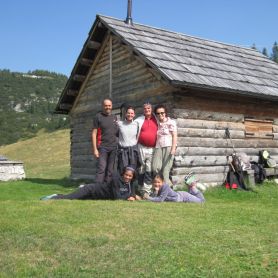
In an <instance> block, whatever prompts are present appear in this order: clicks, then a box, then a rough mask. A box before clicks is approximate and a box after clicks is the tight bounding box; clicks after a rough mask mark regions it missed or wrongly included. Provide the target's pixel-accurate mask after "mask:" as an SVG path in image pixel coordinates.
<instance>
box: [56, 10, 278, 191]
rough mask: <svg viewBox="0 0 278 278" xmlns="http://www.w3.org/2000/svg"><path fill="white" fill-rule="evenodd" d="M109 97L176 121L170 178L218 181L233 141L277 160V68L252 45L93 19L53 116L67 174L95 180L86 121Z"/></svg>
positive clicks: (116, 105)
mask: <svg viewBox="0 0 278 278" xmlns="http://www.w3.org/2000/svg"><path fill="white" fill-rule="evenodd" d="M105 97H111V98H112V100H113V108H114V113H119V108H120V106H121V104H122V103H124V102H125V103H129V104H131V105H133V106H135V107H137V114H140V113H141V107H142V104H143V103H144V102H145V101H146V100H148V101H149V102H151V103H153V104H157V103H164V104H166V105H167V106H168V109H169V111H171V115H170V116H171V117H173V118H175V119H176V120H177V125H178V148H177V153H176V156H175V159H174V165H173V170H172V179H173V180H174V181H175V182H178V183H179V182H181V181H182V180H183V176H184V175H185V174H186V173H188V172H189V171H194V172H195V173H196V175H197V177H198V178H199V179H200V180H201V181H202V182H204V183H208V184H211V185H216V184H222V183H223V181H224V180H225V177H226V173H227V171H228V166H227V156H228V155H230V154H231V153H232V146H231V144H230V143H229V142H228V141H227V139H226V138H225V129H226V128H229V130H230V134H231V138H232V140H233V144H234V147H235V149H236V150H237V152H245V153H247V154H248V155H249V156H251V159H252V160H255V161H257V160H258V152H259V150H261V149H268V150H269V152H270V154H271V155H272V157H273V158H274V159H276V161H278V109H277V103H278V65H277V64H276V63H274V62H273V61H271V60H269V59H268V58H266V57H265V56H264V55H262V54H261V53H259V52H257V51H256V50H253V49H248V48H242V47H238V46H233V45H228V44H224V43H220V42H215V41H209V40H205V39H201V38H196V37H191V36H187V35H183V34H180V33H174V32H170V31H167V30H162V29H157V28H153V27H149V26H144V25H140V24H135V23H134V24H133V25H128V24H126V23H125V22H124V21H122V20H118V19H115V18H111V17H106V16H99V15H97V16H96V20H95V22H94V24H93V26H92V28H91V31H90V32H89V35H88V38H87V40H86V41H85V43H84V46H83V49H82V50H81V53H80V55H79V57H78V59H77V61H76V63H75V66H74V68H73V70H72V73H71V76H70V78H69V80H68V82H67V84H66V86H65V88H64V90H63V92H62V94H61V97H60V99H59V102H58V104H57V107H56V113H68V114H69V116H70V121H71V178H73V179H94V174H95V168H96V162H95V160H94V158H93V156H92V146H91V129H92V119H93V117H94V116H95V114H96V112H97V111H98V110H99V109H100V108H101V103H102V100H103V99H104V98H105Z"/></svg>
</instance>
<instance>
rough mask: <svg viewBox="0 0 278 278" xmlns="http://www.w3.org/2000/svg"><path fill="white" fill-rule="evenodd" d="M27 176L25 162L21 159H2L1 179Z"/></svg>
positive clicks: (0, 164)
mask: <svg viewBox="0 0 278 278" xmlns="http://www.w3.org/2000/svg"><path fill="white" fill-rule="evenodd" d="M24 178H25V171H24V167H23V163H22V162H20V161H9V160H6V161H0V181H9V180H22V179H24Z"/></svg>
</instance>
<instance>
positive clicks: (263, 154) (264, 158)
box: [259, 150, 277, 168]
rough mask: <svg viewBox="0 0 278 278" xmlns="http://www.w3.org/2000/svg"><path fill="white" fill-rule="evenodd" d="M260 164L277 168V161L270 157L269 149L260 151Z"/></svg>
mask: <svg viewBox="0 0 278 278" xmlns="http://www.w3.org/2000/svg"><path fill="white" fill-rule="evenodd" d="M259 164H262V165H263V167H265V168H275V167H276V165H277V163H276V161H275V159H273V158H271V157H270V154H269V151H267V150H261V151H259Z"/></svg>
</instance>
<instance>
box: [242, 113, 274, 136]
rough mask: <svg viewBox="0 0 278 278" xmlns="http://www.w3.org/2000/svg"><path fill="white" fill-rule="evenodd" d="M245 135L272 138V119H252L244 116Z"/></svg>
mask: <svg viewBox="0 0 278 278" xmlns="http://www.w3.org/2000/svg"><path fill="white" fill-rule="evenodd" d="M244 125H245V137H246V138H262V139H273V136H274V135H273V120H272V119H265V120H261V119H254V118H249V117H246V118H245V119H244Z"/></svg>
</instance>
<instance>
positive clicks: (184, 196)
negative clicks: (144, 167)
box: [144, 174, 205, 203]
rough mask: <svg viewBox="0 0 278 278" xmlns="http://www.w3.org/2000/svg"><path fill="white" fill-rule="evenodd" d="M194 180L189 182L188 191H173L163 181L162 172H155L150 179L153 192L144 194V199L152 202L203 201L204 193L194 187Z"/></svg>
mask: <svg viewBox="0 0 278 278" xmlns="http://www.w3.org/2000/svg"><path fill="white" fill-rule="evenodd" d="M196 183H197V182H196V181H193V182H192V183H190V184H189V192H186V191H177V192H176V191H174V190H173V189H171V187H170V186H169V185H168V184H166V183H165V182H164V178H163V175H162V174H156V175H155V177H154V179H153V181H152V189H153V194H151V195H148V194H145V195H144V199H145V200H148V201H152V202H164V201H166V202H188V203H203V202H204V201H205V198H204V195H203V193H202V192H201V191H199V190H198V189H197V187H196Z"/></svg>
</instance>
